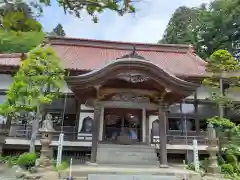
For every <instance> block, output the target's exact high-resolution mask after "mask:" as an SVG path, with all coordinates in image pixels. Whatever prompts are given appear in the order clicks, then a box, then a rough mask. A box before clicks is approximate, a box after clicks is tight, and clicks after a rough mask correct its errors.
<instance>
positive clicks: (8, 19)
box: [2, 12, 42, 32]
mask: <svg viewBox="0 0 240 180" xmlns="http://www.w3.org/2000/svg"><path fill="white" fill-rule="evenodd" d="M2 26H3V29H4V30H7V31H16V32H18V31H21V32H28V31H37V32H39V31H41V30H42V25H41V24H40V23H39V22H37V21H36V20H34V19H32V18H27V17H26V16H25V15H24V13H23V12H9V13H7V14H5V15H4V16H3V20H2Z"/></svg>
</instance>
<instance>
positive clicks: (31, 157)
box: [17, 152, 37, 169]
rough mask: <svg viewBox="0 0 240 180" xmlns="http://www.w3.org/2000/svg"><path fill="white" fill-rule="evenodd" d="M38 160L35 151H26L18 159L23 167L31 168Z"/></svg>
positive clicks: (18, 163) (18, 162)
mask: <svg viewBox="0 0 240 180" xmlns="http://www.w3.org/2000/svg"><path fill="white" fill-rule="evenodd" d="M36 160H37V155H36V154H35V153H33V152H31V153H24V154H22V155H20V156H19V158H18V160H17V165H19V166H20V167H22V168H25V169H29V168H31V167H33V166H34V165H35V162H36Z"/></svg>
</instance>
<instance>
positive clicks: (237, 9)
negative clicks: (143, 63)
mask: <svg viewBox="0 0 240 180" xmlns="http://www.w3.org/2000/svg"><path fill="white" fill-rule="evenodd" d="M239 37H240V1H239V0H213V1H212V2H211V3H210V4H209V5H206V4H202V5H201V6H199V7H195V8H187V7H179V8H178V9H177V10H176V11H175V12H174V14H173V15H172V18H171V19H170V21H169V23H168V26H167V28H166V29H165V33H164V36H163V38H162V40H161V41H160V42H161V43H171V44H172V43H173V44H192V45H193V46H194V48H195V49H196V53H197V54H198V55H199V56H200V57H202V58H204V59H205V58H207V57H209V56H210V55H211V54H212V53H213V52H215V51H216V50H218V49H226V50H228V51H229V52H230V53H231V54H233V56H234V57H237V58H238V57H239V56H240V53H239V47H240V46H239V45H240V38H239Z"/></svg>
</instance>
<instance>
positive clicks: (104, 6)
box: [39, 0, 135, 22]
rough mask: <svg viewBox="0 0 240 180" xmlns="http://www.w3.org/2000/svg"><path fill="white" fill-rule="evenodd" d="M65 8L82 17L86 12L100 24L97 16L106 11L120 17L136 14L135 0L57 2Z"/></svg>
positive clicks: (45, 2) (62, 0)
mask: <svg viewBox="0 0 240 180" xmlns="http://www.w3.org/2000/svg"><path fill="white" fill-rule="evenodd" d="M53 1H54V0H39V2H40V3H43V4H45V5H49V6H50V5H51V4H52V2H53ZM56 1H57V3H58V4H59V5H60V6H61V7H63V9H64V11H65V12H68V13H70V14H73V15H75V16H76V17H81V13H82V12H83V11H86V12H87V13H88V15H90V16H92V17H93V21H94V22H98V18H97V15H98V14H99V13H102V12H103V11H104V10H112V11H115V12H117V13H118V14H119V15H123V14H125V13H134V12H135V8H134V1H133V0H56Z"/></svg>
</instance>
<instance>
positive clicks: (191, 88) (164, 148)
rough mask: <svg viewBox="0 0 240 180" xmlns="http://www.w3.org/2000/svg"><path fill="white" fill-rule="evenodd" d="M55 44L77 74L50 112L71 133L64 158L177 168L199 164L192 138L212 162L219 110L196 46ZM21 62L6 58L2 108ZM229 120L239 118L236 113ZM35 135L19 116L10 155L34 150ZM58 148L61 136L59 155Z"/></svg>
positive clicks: (1, 62)
mask: <svg viewBox="0 0 240 180" xmlns="http://www.w3.org/2000/svg"><path fill="white" fill-rule="evenodd" d="M47 45H49V46H51V47H53V48H54V49H55V51H56V53H57V55H58V56H59V58H60V59H61V60H62V63H63V66H64V67H65V69H66V70H67V71H69V72H70V74H69V76H67V77H66V78H65V87H64V89H63V94H64V95H63V96H62V98H59V99H57V100H55V101H54V102H53V103H52V104H49V105H46V106H45V107H44V111H45V113H49V114H51V115H52V118H53V119H52V120H53V122H54V128H55V130H56V132H59V133H60V131H61V129H63V132H64V148H63V151H64V152H65V153H63V155H65V156H74V157H75V158H74V160H76V163H77V162H79V163H82V161H84V160H83V158H82V157H83V156H84V158H87V157H88V158H89V159H88V160H89V161H91V162H92V163H113V164H118V163H121V164H123V163H127V164H139V163H142V164H156V163H157V161H158V160H159V162H160V166H161V167H167V165H168V163H169V162H181V161H182V160H183V159H187V160H188V161H192V158H193V146H192V140H193V139H197V140H198V144H199V147H198V148H199V153H200V158H201V156H203V157H204V155H205V154H206V133H205V130H206V119H207V118H209V117H212V116H215V115H218V113H219V112H218V107H217V106H216V105H215V104H214V103H213V102H211V101H210V100H209V97H210V94H209V93H208V92H207V90H206V89H205V88H204V87H203V86H202V85H201V81H202V80H203V78H204V74H205V66H206V62H205V61H204V60H202V59H201V58H199V57H198V56H197V55H196V54H195V53H194V50H193V48H192V47H191V46H188V45H162V44H143V43H127V42H113V41H99V40H89V39H74V38H62V37H61V38H60V37H51V38H50V40H49V42H48V44H47ZM21 57H22V54H0V66H1V69H0V71H1V74H0V88H1V91H0V92H1V95H0V101H1V103H3V101H4V98H5V95H6V90H7V89H8V87H9V86H10V84H11V83H12V80H13V75H14V73H15V72H16V71H17V69H18V67H19V63H20V61H21ZM235 99H236V100H237V99H238V97H236V98H235ZM227 116H229V117H231V118H232V119H233V120H234V119H237V118H238V117H237V115H235V114H234V113H233V112H230V113H227ZM5 120H6V119H4V118H2V121H5ZM30 137H31V125H30V123H29V122H28V121H26V120H25V117H22V118H19V119H18V120H17V122H13V123H12V125H11V128H10V131H9V134H8V136H7V137H6V140H5V144H4V145H3V153H8V152H9V151H24V150H26V149H27V148H28V146H29V141H30V140H29V139H30ZM57 144H58V134H56V138H55V139H54V141H53V143H52V147H53V153H54V154H56V150H57ZM16 145H17V146H16ZM39 145H40V144H39V141H37V146H39ZM111 155H112V156H113V157H114V158H109V157H111ZM78 160H79V161H78ZM84 162H85V161H84Z"/></svg>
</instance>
